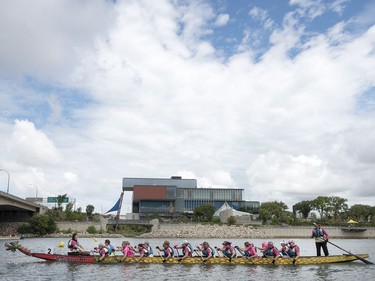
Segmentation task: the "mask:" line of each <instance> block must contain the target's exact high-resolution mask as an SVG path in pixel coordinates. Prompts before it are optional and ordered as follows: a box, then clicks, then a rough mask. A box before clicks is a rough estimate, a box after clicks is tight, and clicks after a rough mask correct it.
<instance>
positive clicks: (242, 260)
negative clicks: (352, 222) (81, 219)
mask: <svg viewBox="0 0 375 281" xmlns="http://www.w3.org/2000/svg"><path fill="white" fill-rule="evenodd" d="M5 247H6V250H8V251H11V252H15V251H17V250H18V251H20V252H21V253H23V254H25V255H27V256H32V257H35V258H39V259H43V260H47V261H54V262H71V263H105V264H109V263H117V264H120V263H122V264H133V263H143V264H161V263H167V264H203V263H205V264H234V265H237V264H238V265H240V264H242V265H292V264H295V265H302V264H306V265H309V264H331V263H345V262H352V261H355V260H361V261H365V260H364V259H366V258H368V255H367V254H358V255H352V254H350V255H333V256H328V257H315V256H305V257H300V258H299V259H297V260H295V261H294V260H293V259H291V258H287V257H283V258H278V259H276V260H274V259H273V258H270V257H267V258H246V257H236V258H232V259H229V258H226V257H215V258H211V259H209V260H207V261H203V259H202V258H201V257H200V256H196V257H191V258H186V259H183V260H181V258H178V257H173V258H170V259H168V260H166V261H165V260H164V259H163V258H162V257H161V256H155V257H145V258H139V257H131V258H124V257H123V256H122V255H118V256H109V257H105V258H104V259H103V260H100V256H98V255H90V254H89V252H86V253H85V254H82V255H79V254H78V255H77V254H74V255H62V254H50V253H47V254H46V253H33V252H31V251H30V250H29V249H27V248H25V247H23V246H22V245H20V244H19V243H18V242H17V243H9V244H8V243H7V244H5Z"/></svg>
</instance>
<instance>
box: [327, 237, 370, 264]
mask: <svg viewBox="0 0 375 281" xmlns="http://www.w3.org/2000/svg"><path fill="white" fill-rule="evenodd" d="M327 243H329V244H331V245H333V246H335V247H337V248H339V249H340V250H342V251H344V252H346V253H348V254H350V255H353V256H355V257H356V258H357V259H359V260H361V261H363V262H364V263H366V264H373V263H372V262H370V261H368V260H365V259H363V258H361V257H360V256H357V255H355V254H352V253H351V252H349V251H347V250H345V249H343V248H341V247H340V246H337V245H336V244H334V243H332V242H330V241H327Z"/></svg>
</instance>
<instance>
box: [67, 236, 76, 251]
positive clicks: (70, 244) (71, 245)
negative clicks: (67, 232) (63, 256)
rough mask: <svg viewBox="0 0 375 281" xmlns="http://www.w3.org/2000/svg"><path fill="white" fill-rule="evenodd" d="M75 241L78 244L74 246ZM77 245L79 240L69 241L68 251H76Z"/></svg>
mask: <svg viewBox="0 0 375 281" xmlns="http://www.w3.org/2000/svg"><path fill="white" fill-rule="evenodd" d="M73 241H74V242H76V244H75V245H73V243H72V242H73ZM76 245H78V241H77V240H73V239H70V240H69V241H68V249H70V250H75V249H76V247H75V246H76Z"/></svg>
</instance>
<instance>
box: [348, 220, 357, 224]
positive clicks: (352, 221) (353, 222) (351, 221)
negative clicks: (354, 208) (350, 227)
mask: <svg viewBox="0 0 375 281" xmlns="http://www.w3.org/2000/svg"><path fill="white" fill-rule="evenodd" d="M348 223H350V224H355V223H358V222H357V221H355V220H352V219H350V220H349V221H348Z"/></svg>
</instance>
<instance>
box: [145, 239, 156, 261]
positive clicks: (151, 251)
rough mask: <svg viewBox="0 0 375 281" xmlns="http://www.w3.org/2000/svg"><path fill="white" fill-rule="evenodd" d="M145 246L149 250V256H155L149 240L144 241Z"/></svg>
mask: <svg viewBox="0 0 375 281" xmlns="http://www.w3.org/2000/svg"><path fill="white" fill-rule="evenodd" d="M143 246H144V248H145V249H146V250H147V252H148V256H149V257H153V256H154V251H153V250H152V247H151V245H150V243H149V242H147V241H145V242H144V243H143Z"/></svg>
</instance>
